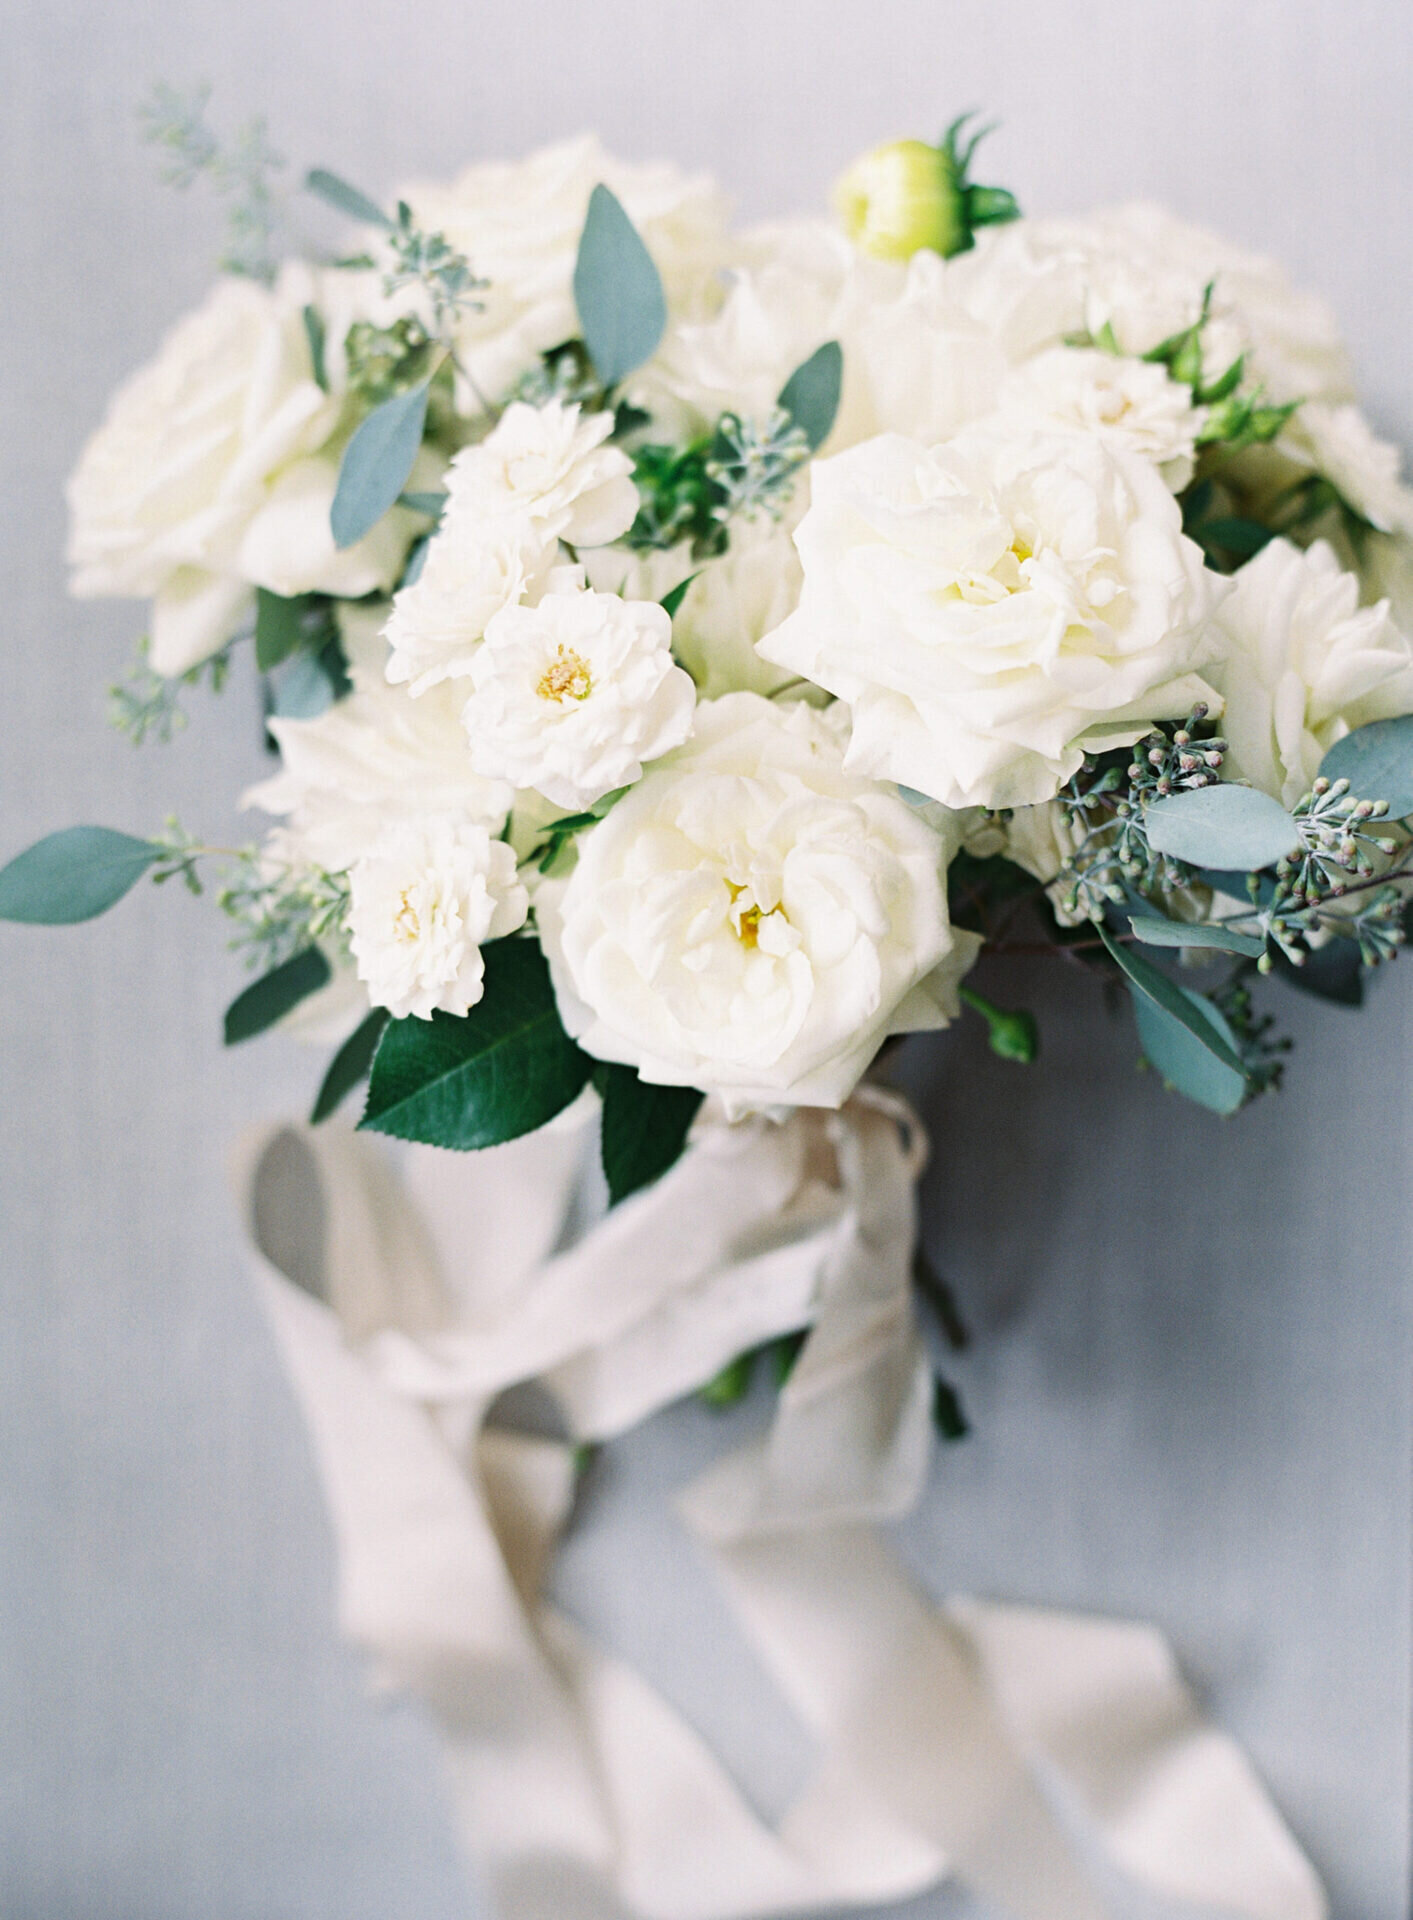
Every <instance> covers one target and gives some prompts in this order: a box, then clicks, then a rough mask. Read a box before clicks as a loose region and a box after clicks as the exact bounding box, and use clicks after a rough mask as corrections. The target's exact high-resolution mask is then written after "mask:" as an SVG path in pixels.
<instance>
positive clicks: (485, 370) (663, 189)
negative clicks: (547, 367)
mask: <svg viewBox="0 0 1413 1920" xmlns="http://www.w3.org/2000/svg"><path fill="white" fill-rule="evenodd" d="M600 182H602V183H603V184H604V185H605V186H606V187H608V188H609V190H610V191H611V192H612V193H614V194H616V195H617V197H618V199H619V201H620V202H621V203H622V205H623V208H624V210H625V212H626V213H627V215H628V217H629V219H630V220H631V221H632V222H633V224H634V226H635V227H636V228H637V229H638V232H639V233H640V234H641V235H642V238H643V240H644V243H645V244H646V246H647V248H648V251H649V252H650V253H651V255H652V257H653V260H654V261H655V263H656V265H657V268H658V271H659V273H660V274H661V276H662V281H663V286H664V289H665V291H666V294H667V300H668V306H669V309H670V310H671V311H672V312H674V313H679V314H680V313H686V314H691V313H695V312H697V311H699V310H704V307H705V305H706V304H709V302H710V300H711V298H712V291H713V276H714V273H715V269H716V266H717V264H718V262H719V261H720V260H721V258H722V257H723V256H724V250H725V213H724V203H723V202H722V200H721V196H720V195H719V193H718V192H717V190H716V187H715V186H714V185H713V183H712V182H711V180H710V179H708V178H707V177H706V176H705V175H700V174H699V175H692V176H687V175H684V174H681V173H679V172H678V171H677V170H676V168H674V167H671V166H666V165H650V166H634V165H630V164H628V163H627V162H624V161H621V160H615V159H613V158H612V157H611V156H610V155H608V154H606V153H605V152H604V151H603V149H602V147H601V146H600V145H599V143H598V141H597V140H595V139H593V138H592V137H588V138H584V139H579V140H570V141H566V142H563V143H562V144H560V145H557V146H552V147H545V148H543V149H541V150H540V151H539V152H537V153H533V154H531V155H530V156H529V158H528V159H525V160H520V161H508V162H507V161H487V162H483V163H480V164H478V165H476V166H472V167H468V168H467V169H466V171H465V172H464V173H462V174H460V175H459V176H458V177H457V178H456V179H455V180H453V181H451V182H449V183H448V184H445V185H431V184H424V185H416V186H411V187H408V188H407V189H406V190H405V191H404V193H403V196H402V197H403V198H404V199H405V200H406V201H407V202H408V204H409V205H410V206H411V207H412V208H413V210H414V212H415V214H416V216H417V219H418V221H419V223H420V224H421V225H422V226H424V227H427V228H430V229H432V230H434V231H438V232H441V233H444V234H445V235H446V237H447V239H448V240H449V241H450V242H451V244H452V245H453V246H454V247H457V248H458V249H459V250H460V251H461V252H462V253H464V254H465V255H466V256H467V258H468V259H469V260H470V262H471V266H472V268H473V270H474V271H475V272H476V273H477V274H479V275H481V276H482V277H483V278H484V279H485V280H486V281H487V282H488V285H487V286H485V287H484V288H482V289H481V290H480V291H479V292H478V294H477V299H478V301H479V302H480V309H481V310H480V311H479V312H463V313H462V314H461V316H460V317H459V318H458V322H457V352H458V357H459V359H460V360H461V363H462V365H463V366H464V367H465V368H466V369H467V371H468V373H469V375H470V382H471V387H472V391H470V392H468V393H466V394H464V395H463V396H462V398H463V400H464V402H465V404H466V406H467V409H468V411H473V412H480V410H481V407H482V405H483V401H482V399H481V397H480V396H481V395H484V396H486V397H488V398H490V399H492V400H495V399H497V398H499V396H500V395H501V394H503V393H504V392H505V391H506V390H507V388H508V387H509V386H510V385H511V384H512V382H513V381H514V380H515V379H516V378H517V377H518V376H519V375H520V374H521V373H523V372H525V371H526V370H527V369H528V368H529V367H531V366H532V365H533V364H534V362H535V360H536V358H537V356H538V355H539V354H541V353H543V352H544V351H545V350H546V349H547V348H550V347H557V346H559V345H560V344H561V343H562V342H563V341H565V340H571V339H573V338H574V337H575V335H576V334H577V333H578V332H579V318H578V314H577V312H576V310H575V306H574V292H573V284H572V283H573V277H574V262H575V260H576V258H577V256H578V251H579V236H580V234H581V233H582V232H583V228H584V219H585V215H586V214H587V212H588V207H589V195H590V194H591V193H592V191H593V189H594V187H595V186H596V185H598V184H599V183H600Z"/></svg>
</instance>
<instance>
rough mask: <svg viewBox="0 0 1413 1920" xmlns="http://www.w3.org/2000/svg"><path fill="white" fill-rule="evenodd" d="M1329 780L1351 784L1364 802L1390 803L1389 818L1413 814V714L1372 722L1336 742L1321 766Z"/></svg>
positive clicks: (1352, 789)
mask: <svg viewBox="0 0 1413 1920" xmlns="http://www.w3.org/2000/svg"><path fill="white" fill-rule="evenodd" d="M1320 772H1321V773H1322V774H1323V775H1324V777H1325V779H1326V780H1347V781H1348V782H1349V787H1350V791H1351V793H1353V794H1354V795H1355V797H1356V798H1357V799H1360V800H1387V801H1388V811H1389V818H1390V819H1392V820H1406V819H1407V818H1408V816H1409V815H1410V814H1413V713H1405V714H1404V715H1402V717H1401V718H1400V719H1397V720H1372V721H1370V723H1369V725H1368V726H1367V727H1356V728H1355V730H1354V732H1353V733H1347V734H1345V736H1344V738H1343V739H1342V740H1336V741H1335V743H1334V745H1333V746H1332V747H1331V748H1330V750H1329V752H1328V753H1327V754H1326V755H1325V757H1324V759H1323V760H1322V761H1321V762H1320Z"/></svg>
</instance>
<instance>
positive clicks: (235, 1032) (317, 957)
mask: <svg viewBox="0 0 1413 1920" xmlns="http://www.w3.org/2000/svg"><path fill="white" fill-rule="evenodd" d="M331 973H332V969H331V968H330V966H329V963H328V961H327V960H326V959H325V958H324V956H323V954H322V953H320V951H319V949H318V948H317V947H305V948H304V949H303V950H302V951H301V952H299V953H296V954H295V955H294V956H293V957H292V958H291V959H289V960H286V961H285V962H284V964H283V965H282V966H278V967H276V968H274V969H273V971H272V972H270V973H267V974H263V975H262V976H261V978H260V979H258V980H256V981H253V982H252V983H251V985H250V986H248V987H247V988H246V989H245V992H244V993H238V994H237V995H236V997H235V999H234V1000H232V1002H231V1004H230V1005H229V1006H228V1007H227V1008H226V1021H225V1034H226V1045H227V1046H228V1047H234V1046H236V1045H238V1043H239V1042H240V1041H242V1040H253V1039H254V1038H255V1036H256V1034H257V1033H264V1031H265V1029H266V1028H267V1027H273V1026H274V1024H275V1022H276V1021H277V1020H283V1019H284V1017H285V1015H286V1014H287V1013H291V1012H293V1010H294V1009H295V1008H296V1007H297V1006H298V1005H299V1003H300V1001H301V1000H307V999H308V998H309V996H310V994H311V993H317V992H318V991H319V989H320V987H326V986H327V985H328V984H329V980H330V977H331Z"/></svg>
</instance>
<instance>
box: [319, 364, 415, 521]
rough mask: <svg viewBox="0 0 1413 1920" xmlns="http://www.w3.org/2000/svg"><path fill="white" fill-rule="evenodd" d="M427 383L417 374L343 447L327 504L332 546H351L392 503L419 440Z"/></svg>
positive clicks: (410, 464)
mask: <svg viewBox="0 0 1413 1920" xmlns="http://www.w3.org/2000/svg"><path fill="white" fill-rule="evenodd" d="M429 384H430V382H429V381H428V380H421V381H419V382H418V383H417V385H416V386H415V387H409V388H408V389H407V391H406V392H405V393H395V394H394V395H393V397H392V399H391V400H385V401H384V402H383V404H382V406H380V407H375V408H374V410H373V411H372V413H370V414H369V415H368V417H367V419H366V420H361V421H360V422H359V424H358V428H357V430H356V432H355V433H354V435H353V438H352V439H351V440H350V441H349V443H348V445H347V446H346V447H345V448H344V454H343V462H342V464H341V465H340V467H339V478H338V486H337V487H336V488H335V490H334V503H333V505H332V507H331V508H330V509H329V526H330V528H331V529H332V531H333V536H334V544H335V545H336V546H338V547H351V546H353V545H354V544H355V542H357V541H359V540H361V539H362V538H363V536H364V534H365V533H368V532H370V531H371V530H372V528H374V527H375V526H377V524H378V522H379V521H380V520H381V519H382V517H383V515H384V514H385V513H386V512H387V511H388V509H389V507H391V506H394V505H395V504H396V502H397V498H398V495H399V494H400V493H401V492H402V490H403V488H404V487H405V486H406V484H407V476H408V475H409V474H410V473H411V471H412V467H413V463H414V462H415V460H416V458H417V452H418V449H419V448H420V446H421V445H422V429H423V428H424V426H425V425H426V422H427V392H428V387H429Z"/></svg>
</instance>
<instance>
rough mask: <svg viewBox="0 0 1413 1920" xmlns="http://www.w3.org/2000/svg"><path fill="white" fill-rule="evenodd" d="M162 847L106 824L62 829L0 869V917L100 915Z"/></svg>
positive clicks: (37, 921)
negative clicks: (116, 831) (118, 831)
mask: <svg viewBox="0 0 1413 1920" xmlns="http://www.w3.org/2000/svg"><path fill="white" fill-rule="evenodd" d="M163 851H164V849H163V848H161V847H159V846H156V845H154V844H153V842H152V841H150V840H137V839H134V837H133V836H132V834H130V833H115V832H114V830H113V829H112V828H111V827H65V828H63V830H62V831H61V832H59V833H51V834H49V835H48V836H47V837H46V838H45V839H43V840H38V841H36V842H35V844H34V845H33V846H32V847H26V849H25V851H24V852H23V853H19V854H16V855H15V858H14V859H13V860H12V861H11V862H10V864H9V865H8V866H7V867H4V868H0V920H24V921H28V922H30V924H32V925H35V926H48V927H63V926H72V925H73V924H74V923H75V922H76V921H79V920H92V919H93V918H94V917H95V915H97V914H100V913H106V912H107V910H108V908H109V907H111V906H112V905H114V903H115V902H116V901H119V900H121V899H122V897H123V895H124V894H125V893H126V892H128V890H129V888H131V887H133V886H135V885H136V884H137V882H138V881H139V880H140V879H141V878H142V876H143V874H144V873H146V871H147V869H148V868H149V867H150V866H151V865H152V864H153V862H154V861H156V860H160V859H161V857H162V854H163Z"/></svg>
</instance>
